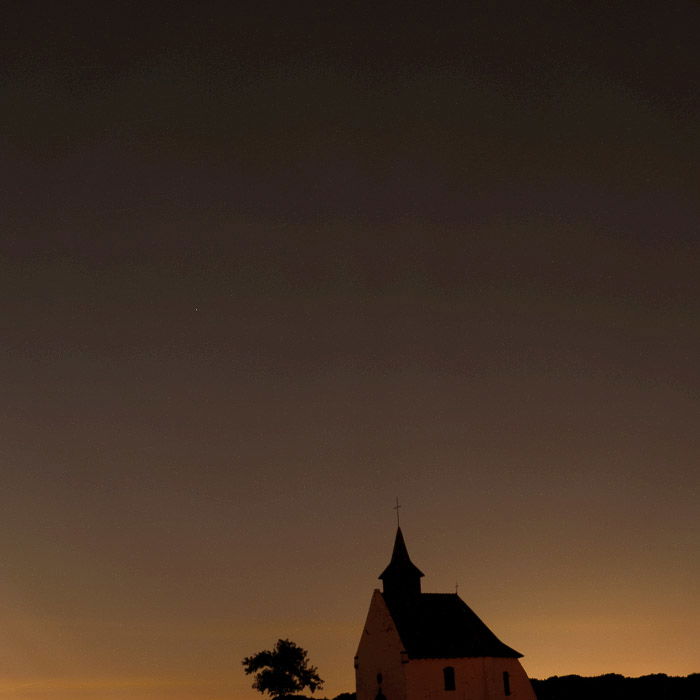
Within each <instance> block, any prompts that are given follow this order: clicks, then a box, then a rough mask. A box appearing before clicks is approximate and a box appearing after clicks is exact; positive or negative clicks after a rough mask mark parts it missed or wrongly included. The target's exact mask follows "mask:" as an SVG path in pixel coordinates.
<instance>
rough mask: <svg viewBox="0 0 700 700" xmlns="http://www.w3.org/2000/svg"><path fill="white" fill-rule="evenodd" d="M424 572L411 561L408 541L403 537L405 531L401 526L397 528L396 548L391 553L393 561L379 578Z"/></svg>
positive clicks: (402, 576) (418, 574)
mask: <svg viewBox="0 0 700 700" xmlns="http://www.w3.org/2000/svg"><path fill="white" fill-rule="evenodd" d="M423 575H424V574H423V572H422V571H421V570H420V569H419V568H418V567H417V566H416V565H415V564H414V563H413V562H412V561H411V558H410V557H409V556H408V550H407V549H406V542H405V541H404V539H403V533H402V532H401V528H400V527H399V528H398V529H397V530H396V539H395V540H394V550H393V551H392V553H391V561H390V562H389V565H388V566H387V567H386V569H384V571H382V573H381V574H379V578H380V579H382V580H384V579H387V578H405V577H407V576H408V577H415V576H418V577H419V578H420V577H421V576H423Z"/></svg>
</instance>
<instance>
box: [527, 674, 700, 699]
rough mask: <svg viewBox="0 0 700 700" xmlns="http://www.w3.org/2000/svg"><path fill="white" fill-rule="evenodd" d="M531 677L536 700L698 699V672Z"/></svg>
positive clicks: (699, 690) (699, 682) (699, 688)
mask: <svg viewBox="0 0 700 700" xmlns="http://www.w3.org/2000/svg"><path fill="white" fill-rule="evenodd" d="M531 680H532V687H533V688H534V689H535V694H536V695H537V700H591V698H595V700H695V698H700V673H691V674H690V675H689V676H667V675H666V674H665V673H654V674H653V675H650V676H640V677H639V678H627V677H625V676H621V675H619V674H617V673H606V674H605V675H604V676H592V677H585V676H552V677H551V678H547V680H544V681H539V680H536V679H534V678H533V679H531Z"/></svg>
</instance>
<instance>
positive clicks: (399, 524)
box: [394, 496, 401, 527]
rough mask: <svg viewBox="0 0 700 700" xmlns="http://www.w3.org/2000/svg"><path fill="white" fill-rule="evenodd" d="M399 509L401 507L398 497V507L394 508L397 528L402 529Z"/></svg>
mask: <svg viewBox="0 0 700 700" xmlns="http://www.w3.org/2000/svg"><path fill="white" fill-rule="evenodd" d="M399 508H401V506H400V505H399V497H398V496H397V497H396V505H395V506H394V510H395V511H396V527H401V522H400V520H399Z"/></svg>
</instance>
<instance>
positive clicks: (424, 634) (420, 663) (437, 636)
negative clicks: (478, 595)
mask: <svg viewBox="0 0 700 700" xmlns="http://www.w3.org/2000/svg"><path fill="white" fill-rule="evenodd" d="M422 576H423V573H422V572H421V571H420V569H418V567H417V566H415V564H414V563H413V562H412V561H411V559H410V557H409V556H408V550H407V549H406V543H405V541H404V538H403V533H402V532H401V528H400V527H399V528H398V529H397V532H396V539H395V541H394V549H393V552H392V555H391V561H390V562H389V565H388V566H387V567H386V569H384V571H383V572H382V574H381V575H380V576H379V578H380V579H381V580H382V584H383V590H382V592H380V591H379V590H375V591H374V593H373V595H372V600H371V602H370V606H369V612H368V613H367V620H366V622H365V626H364V629H363V630H362V637H361V639H360V644H359V646H358V649H357V655H356V656H355V681H356V691H357V700H496V699H499V700H500V699H502V698H511V699H512V700H536V698H535V693H534V691H533V689H532V686H531V684H530V681H529V679H528V677H527V675H526V673H525V670H524V669H523V667H522V666H521V664H520V661H519V659H520V657H521V656H522V654H520V653H519V652H517V651H515V649H511V648H510V647H509V646H507V645H506V644H504V643H503V642H501V641H500V640H499V639H498V637H496V635H495V634H494V633H493V632H491V630H490V629H489V628H488V627H487V626H486V625H485V624H484V623H483V622H482V621H481V619H479V617H478V616H477V615H476V614H475V613H474V612H473V611H472V610H471V608H469V606H468V605H467V604H466V603H465V602H464V601H463V600H462V599H461V598H460V597H459V596H458V595H457V594H456V593H423V592H422V591H421V583H420V579H421V578H422Z"/></svg>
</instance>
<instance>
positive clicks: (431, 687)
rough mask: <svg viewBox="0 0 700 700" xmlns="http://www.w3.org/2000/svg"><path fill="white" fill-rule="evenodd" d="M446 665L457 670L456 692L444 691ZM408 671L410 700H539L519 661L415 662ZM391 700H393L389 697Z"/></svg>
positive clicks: (411, 663)
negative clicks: (505, 678)
mask: <svg viewBox="0 0 700 700" xmlns="http://www.w3.org/2000/svg"><path fill="white" fill-rule="evenodd" d="M446 666H452V668H454V673H455V689H454V690H445V689H444V688H445V686H444V676H443V669H444V668H445V667H446ZM404 668H405V675H406V687H407V690H408V692H407V695H406V700H536V698H535V693H534V691H533V689H532V685H531V684H530V680H529V679H528V677H527V674H526V673H525V670H524V669H523V667H522V666H521V665H520V662H519V661H518V659H501V658H494V657H490V656H489V657H479V658H467V659H411V661H409V663H408V664H405V666H404ZM504 671H505V672H507V673H508V679H509V685H510V695H509V696H506V694H505V688H504V683H503V672H504ZM385 695H386V693H385ZM358 700H359V697H358ZM387 700H393V698H391V697H389V696H388V695H387Z"/></svg>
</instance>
